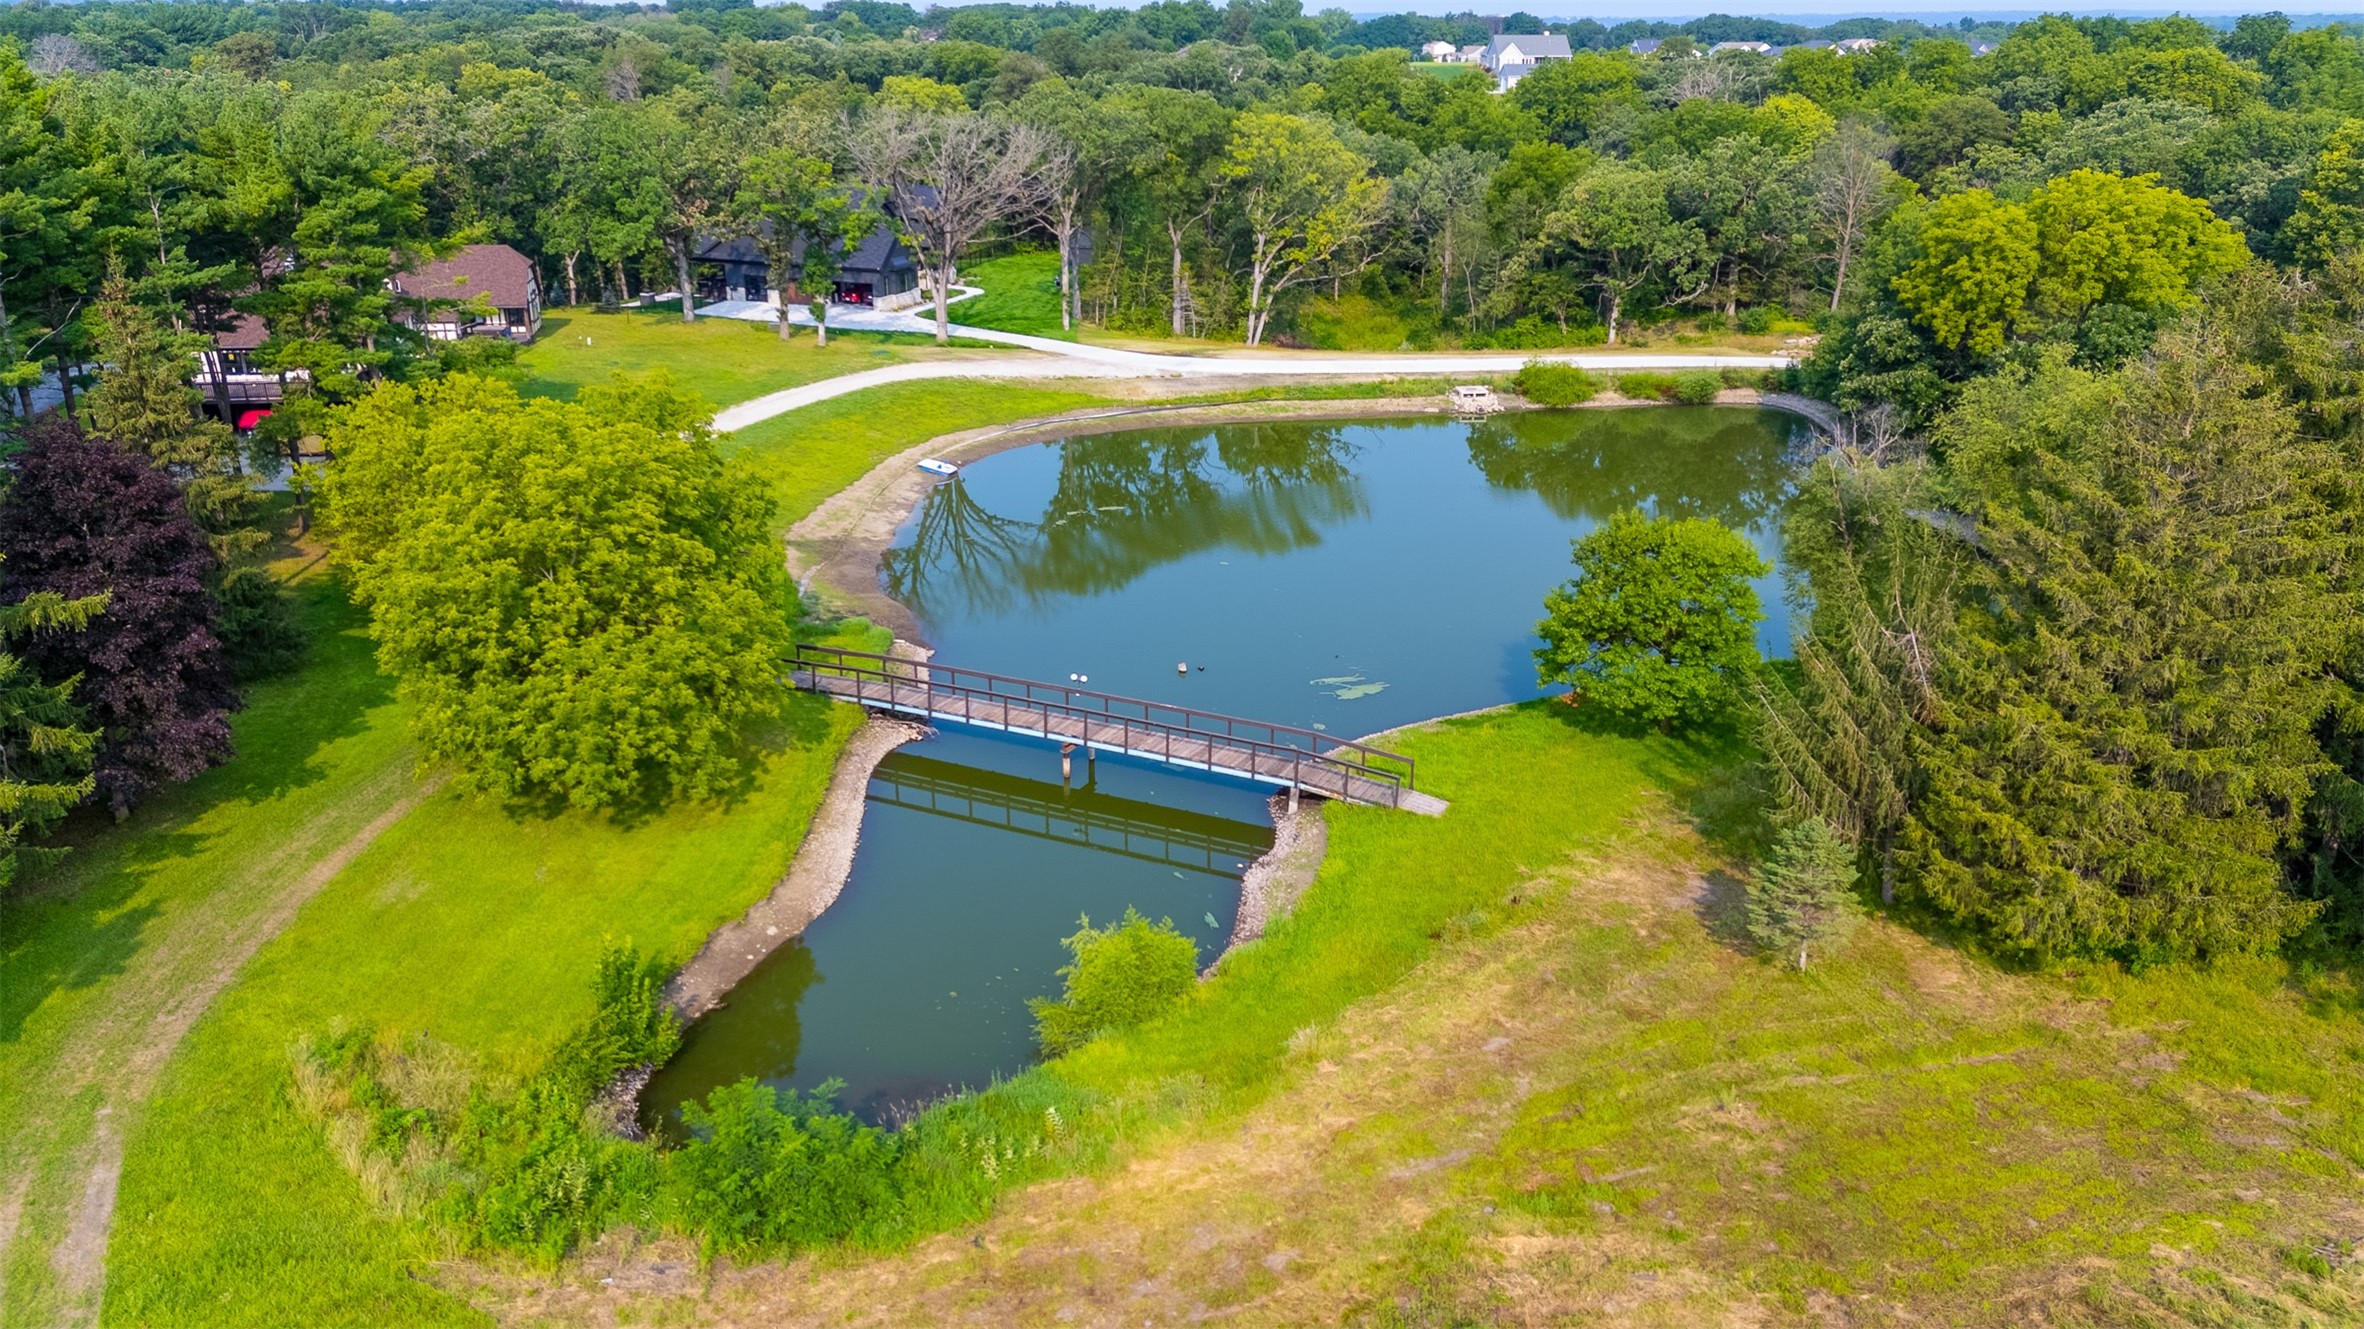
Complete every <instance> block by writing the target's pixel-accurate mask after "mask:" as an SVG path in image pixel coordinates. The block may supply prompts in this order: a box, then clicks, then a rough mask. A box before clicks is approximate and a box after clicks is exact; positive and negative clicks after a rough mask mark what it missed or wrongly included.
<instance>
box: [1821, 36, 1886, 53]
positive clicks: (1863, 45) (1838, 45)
mask: <svg viewBox="0 0 2364 1329" xmlns="http://www.w3.org/2000/svg"><path fill="white" fill-rule="evenodd" d="M1885 45H1887V43H1886V42H1883V41H1881V40H1880V39H1879V38H1877V37H1849V38H1846V39H1844V40H1842V41H1835V42H1832V43H1831V48H1832V49H1833V50H1836V51H1837V52H1838V53H1839V54H1841V55H1862V54H1863V53H1864V52H1866V51H1869V50H1872V49H1874V48H1875V47H1880V46H1885Z"/></svg>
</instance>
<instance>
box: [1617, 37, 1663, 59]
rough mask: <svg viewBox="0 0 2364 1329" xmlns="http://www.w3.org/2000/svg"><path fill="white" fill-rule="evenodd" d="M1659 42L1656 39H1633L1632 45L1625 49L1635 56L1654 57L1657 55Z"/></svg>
mask: <svg viewBox="0 0 2364 1329" xmlns="http://www.w3.org/2000/svg"><path fill="white" fill-rule="evenodd" d="M1659 40H1660V39H1659V38H1657V37H1636V38H1634V39H1633V44H1632V45H1630V46H1628V47H1626V48H1625V49H1626V50H1629V51H1631V52H1633V53H1634V54H1635V55H1656V54H1658V43H1659Z"/></svg>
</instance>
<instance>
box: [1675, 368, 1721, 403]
mask: <svg viewBox="0 0 2364 1329" xmlns="http://www.w3.org/2000/svg"><path fill="white" fill-rule="evenodd" d="M1723 390H1724V376H1723V375H1722V374H1719V373H1717V372H1716V371H1715V370H1713V369H1686V370H1684V371H1683V372H1681V373H1679V374H1677V375H1675V376H1674V399H1675V400H1676V401H1679V402H1681V403H1683V404H1684V405H1686V406H1705V405H1707V404H1708V403H1709V402H1711V401H1714V400H1715V399H1716V394H1717V393H1719V392H1722V391H1723Z"/></svg>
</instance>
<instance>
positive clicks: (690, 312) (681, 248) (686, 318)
mask: <svg viewBox="0 0 2364 1329" xmlns="http://www.w3.org/2000/svg"><path fill="white" fill-rule="evenodd" d="M673 275H674V277H675V278H676V279H677V280H678V281H680V283H681V321H682V322H684V323H695V322H697V321H698V309H697V300H696V298H695V297H693V296H692V295H691V294H690V237H689V236H688V235H687V234H686V233H684V234H682V235H680V236H678V237H676V238H675V240H674V242H673Z"/></svg>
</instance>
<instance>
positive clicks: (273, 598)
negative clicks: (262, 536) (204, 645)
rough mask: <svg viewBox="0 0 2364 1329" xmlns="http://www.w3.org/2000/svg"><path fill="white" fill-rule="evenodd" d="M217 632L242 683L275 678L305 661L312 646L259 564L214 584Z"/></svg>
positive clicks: (225, 575) (234, 570) (233, 571)
mask: <svg viewBox="0 0 2364 1329" xmlns="http://www.w3.org/2000/svg"><path fill="white" fill-rule="evenodd" d="M213 598H214V604H215V606H216V607H217V608H218V609H219V610H220V611H221V612H220V614H219V615H218V616H217V617H216V618H215V619H214V635H215V636H218V637H220V638H221V639H222V652H223V655H224V657H225V658H226V659H227V660H228V661H229V665H230V676H231V677H232V678H234V679H236V680H238V681H239V682H241V683H252V682H255V681H256V680H258V679H265V678H275V677H277V676H279V675H281V674H284V673H286V672H288V671H289V670H291V669H293V668H295V667H296V666H297V665H299V664H302V663H303V660H304V652H305V648H306V647H307V645H308V644H309V643H308V642H307V640H306V639H305V637H304V629H303V625H302V624H300V623H298V622H296V617H295V610H294V608H293V606H291V605H289V604H288V602H287V596H286V595H285V594H283V593H281V591H280V589H279V583H278V582H277V581H276V580H274V579H273V578H272V576H271V574H270V573H268V572H265V571H263V570H262V569H261V568H232V569H230V570H229V571H227V572H225V573H223V574H222V577H221V581H220V582H219V583H218V584H217V585H216V586H215V587H214V592H213Z"/></svg>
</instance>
